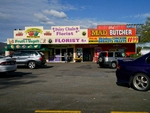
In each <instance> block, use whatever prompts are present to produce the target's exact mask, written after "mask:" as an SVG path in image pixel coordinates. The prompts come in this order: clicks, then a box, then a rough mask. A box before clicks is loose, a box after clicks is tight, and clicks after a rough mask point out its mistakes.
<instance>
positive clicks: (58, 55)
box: [55, 49, 61, 61]
mask: <svg viewBox="0 0 150 113" xmlns="http://www.w3.org/2000/svg"><path fill="white" fill-rule="evenodd" d="M55 61H61V54H60V49H55Z"/></svg>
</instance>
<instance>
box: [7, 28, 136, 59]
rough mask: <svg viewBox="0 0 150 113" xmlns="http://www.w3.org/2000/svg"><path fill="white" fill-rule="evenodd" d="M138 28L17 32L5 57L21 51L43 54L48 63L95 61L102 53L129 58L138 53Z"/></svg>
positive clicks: (27, 30) (8, 45) (28, 29)
mask: <svg viewBox="0 0 150 113" xmlns="http://www.w3.org/2000/svg"><path fill="white" fill-rule="evenodd" d="M136 43H138V37H137V36H136V29H135V28H127V26H126V25H98V26H97V28H94V29H93V28H92V29H90V28H89V29H80V26H52V27H51V29H50V30H44V29H43V27H41V26H38V27H37V26H35V27H25V30H15V31H14V38H11V39H7V50H8V51H7V52H6V55H8V54H10V52H12V51H16V50H19V49H24V50H26V49H32V50H39V51H42V52H43V53H44V54H45V56H46V60H47V62H65V59H64V53H65V52H66V53H67V54H68V61H69V62H76V61H81V62H87V61H90V62H96V61H97V58H98V55H99V53H100V51H121V52H125V53H126V54H127V55H130V54H134V53H135V52H136Z"/></svg>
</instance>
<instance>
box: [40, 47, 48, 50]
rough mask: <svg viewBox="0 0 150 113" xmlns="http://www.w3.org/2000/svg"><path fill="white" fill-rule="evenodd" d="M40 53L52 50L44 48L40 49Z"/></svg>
mask: <svg viewBox="0 0 150 113" xmlns="http://www.w3.org/2000/svg"><path fill="white" fill-rule="evenodd" d="M40 51H50V49H49V48H46V47H43V48H41V49H40Z"/></svg>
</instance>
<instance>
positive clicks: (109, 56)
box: [97, 51, 126, 68]
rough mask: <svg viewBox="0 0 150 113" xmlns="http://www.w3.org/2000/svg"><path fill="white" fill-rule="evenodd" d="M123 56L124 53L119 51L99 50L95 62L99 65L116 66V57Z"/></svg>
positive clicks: (121, 57) (120, 57)
mask: <svg viewBox="0 0 150 113" xmlns="http://www.w3.org/2000/svg"><path fill="white" fill-rule="evenodd" d="M123 58H126V57H125V53H123V52H119V51H101V52H100V54H99V56H98V61H97V64H99V66H100V67H106V66H107V67H111V68H116V67H117V59H123Z"/></svg>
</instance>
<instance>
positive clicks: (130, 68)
mask: <svg viewBox="0 0 150 113" xmlns="http://www.w3.org/2000/svg"><path fill="white" fill-rule="evenodd" d="M116 77H117V84H120V83H121V84H122V83H123V84H124V83H125V84H126V83H127V84H129V86H130V87H132V88H134V89H136V90H139V91H147V90H149V89H150V53H147V54H145V55H143V56H141V57H139V58H136V59H134V60H118V64H117V69H116Z"/></svg>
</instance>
